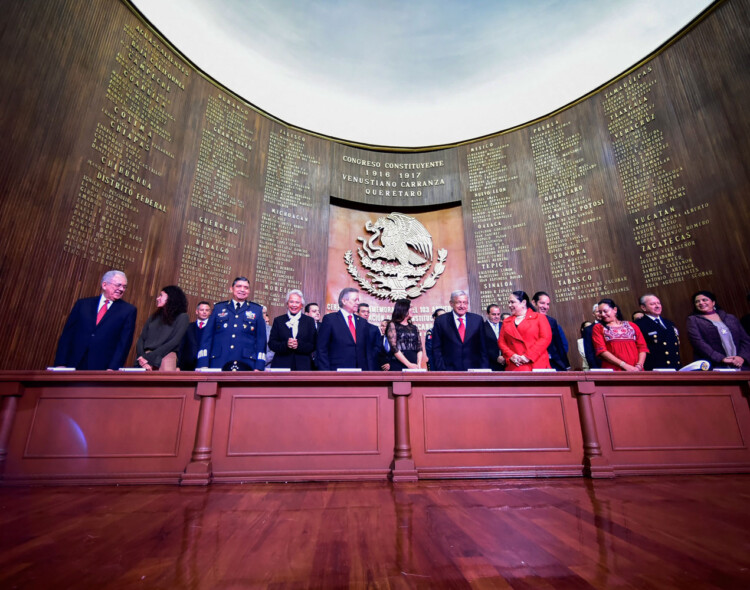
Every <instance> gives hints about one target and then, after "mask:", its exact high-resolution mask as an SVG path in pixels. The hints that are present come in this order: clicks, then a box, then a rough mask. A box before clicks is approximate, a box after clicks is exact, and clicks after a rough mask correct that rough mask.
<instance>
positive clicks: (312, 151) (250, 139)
mask: <svg viewBox="0 0 750 590" xmlns="http://www.w3.org/2000/svg"><path fill="white" fill-rule="evenodd" d="M4 6H5V7H4V13H5V16H4V23H3V26H2V29H0V60H1V61H0V64H1V66H2V67H0V113H2V116H1V117H0V133H1V134H2V135H1V136H2V158H1V159H0V191H1V192H0V194H2V203H1V204H0V223H1V224H2V231H1V232H0V264H1V265H2V267H1V268H2V270H1V273H2V274H1V276H2V281H1V283H0V301H2V304H3V309H4V311H5V315H6V321H4V322H2V324H0V347H2V350H4V351H5V354H3V355H2V358H1V360H0V368H17V369H29V368H39V367H44V366H46V365H47V364H49V363H50V362H51V361H52V358H53V355H54V350H55V345H56V341H57V337H58V335H59V333H60V331H61V329H62V325H63V323H64V321H65V318H66V316H67V313H68V311H69V310H70V308H71V306H72V304H73V302H74V301H75V300H76V299H77V298H78V297H81V296H86V295H91V294H95V293H96V292H97V291H98V281H99V277H100V275H101V274H102V272H103V271H105V270H107V269H108V268H111V267H117V268H122V269H124V270H125V271H126V272H127V274H128V277H129V283H130V286H129V290H128V293H127V295H126V298H127V299H128V300H129V301H131V302H132V303H134V304H135V305H136V306H137V307H138V308H139V318H138V325H137V328H136V331H137V333H138V332H139V331H140V327H141V326H142V325H143V323H144V322H145V319H146V317H147V316H148V314H149V313H151V312H152V311H153V308H154V303H153V297H154V296H155V295H156V294H158V292H159V290H160V289H161V288H162V287H163V286H164V285H168V284H173V283H177V284H179V285H181V286H182V287H183V288H184V289H185V291H186V292H187V293H188V294H189V295H190V302H191V304H195V303H197V302H198V301H199V300H200V299H204V298H205V299H209V300H220V299H223V298H225V297H226V296H227V287H228V284H229V283H230V281H231V279H232V278H233V277H234V276H236V275H240V274H242V275H247V276H248V277H249V278H250V281H251V284H252V287H253V299H254V300H256V301H258V302H260V303H265V304H268V305H269V307H270V311H271V315H272V316H273V315H274V314H276V313H278V312H280V311H281V310H282V307H283V295H284V293H285V292H286V291H287V290H288V289H291V288H301V289H303V291H304V292H305V294H306V296H307V299H308V301H318V302H319V303H321V304H335V293H336V291H337V290H338V288H339V287H340V286H343V285H348V284H350V285H354V284H355V283H354V281H353V279H352V277H351V273H350V272H349V270H348V269H347V264H346V263H345V261H344V255H345V253H346V252H347V251H349V250H350V251H351V252H352V257H353V264H354V267H355V269H356V270H355V273H358V275H359V276H361V277H366V274H367V272H368V271H367V270H366V269H363V268H362V266H361V263H360V258H359V256H358V253H357V250H358V247H361V244H360V243H358V242H357V241H356V239H352V238H357V237H363V238H365V239H367V238H368V236H370V235H372V234H370V233H368V232H367V231H366V229H365V227H364V226H363V225H360V226H358V227H351V226H348V227H342V223H348V222H346V221H344V222H342V221H341V220H342V219H344V220H347V219H355V218H356V219H358V221H357V223H360V224H361V223H362V219H365V218H366V219H368V220H370V221H372V222H375V221H376V220H377V219H378V218H379V217H383V216H385V215H387V214H388V213H391V212H394V211H397V212H401V213H405V214H407V215H409V216H411V217H414V218H416V219H419V220H421V221H422V222H423V224H424V225H425V227H426V229H427V230H428V231H429V232H430V234H431V235H432V237H433V247H434V251H433V263H432V266H431V267H430V269H429V270H428V271H426V273H427V274H425V275H424V276H423V277H422V279H421V280H422V281H424V280H425V278H424V277H428V276H431V274H430V273H432V274H435V271H436V269H437V268H438V261H437V252H438V250H441V249H445V250H446V251H447V257H446V259H445V270H444V271H443V272H442V273H437V276H435V277H434V278H435V285H434V286H433V287H432V288H431V289H423V288H421V287H420V289H421V291H422V294H421V295H420V297H419V298H417V299H416V305H417V306H419V313H420V317H419V318H418V323H420V324H421V325H422V326H423V327H425V326H428V325H429V323H430V322H429V321H428V316H429V313H431V311H432V310H433V309H434V307H436V306H438V305H444V304H447V298H448V294H449V293H450V292H451V291H452V290H455V289H458V288H465V289H468V290H469V292H470V294H471V298H472V307H473V310H474V311H477V312H480V311H481V308H483V307H484V306H486V305H487V304H488V303H490V302H495V301H499V302H501V303H503V302H504V301H505V300H506V299H507V294H508V292H509V291H511V290H513V289H517V288H522V289H524V290H526V291H528V292H529V293H533V292H534V291H536V290H547V291H549V292H550V293H551V294H552V296H553V302H554V306H553V310H552V314H553V315H555V316H556V317H557V318H558V319H559V320H560V322H561V324H562V325H563V326H564V327H565V329H566V332H567V334H568V338H569V339H570V340H574V339H575V338H576V336H577V334H576V333H577V330H578V326H579V325H580V323H581V321H583V320H584V319H589V316H590V315H591V312H590V310H591V305H592V304H593V303H594V302H595V301H596V300H597V299H598V298H600V297H601V296H611V297H613V298H614V299H615V300H616V301H618V302H620V303H621V307H623V310H624V311H625V312H627V313H629V312H630V311H632V310H634V309H635V308H636V307H637V297H638V296H639V295H640V294H642V293H643V292H645V291H654V292H656V293H658V294H659V295H660V296H661V298H662V300H663V302H664V303H665V315H666V316H667V317H671V318H674V319H675V320H676V321H677V323H678V325H679V326H683V327H684V318H685V316H686V315H687V314H688V313H689V311H690V302H689V296H690V294H691V293H692V292H693V291H695V290H697V289H699V288H709V289H712V290H714V291H715V292H717V293H718V294H719V298H720V303H721V304H722V305H723V306H724V308H725V309H727V310H729V311H731V312H733V313H735V314H737V315H742V314H744V313H746V312H747V311H748V309H747V308H748V305H747V303H746V301H745V296H746V294H747V292H748V291H750V279H748V277H749V276H750V261H749V260H748V240H747V228H748V226H749V225H750V213H749V209H748V206H747V198H748V194H749V192H750V191H748V188H749V187H750V179H749V178H748V175H749V171H748V170H749V169H748V166H747V154H748V153H750V144H749V140H748V137H750V117H748V115H747V109H746V108H745V106H744V105H745V104H746V100H747V96H750V77H749V75H748V67H747V66H748V58H749V56H750V52H749V51H748V49H749V46H750V43H749V40H750V35H749V34H748V30H750V28H749V27H748V21H750V18H749V14H748V3H747V2H744V1H742V0H727V1H726V2H719V3H717V4H716V5H715V6H714V7H713V8H712V10H710V11H708V12H707V14H705V15H704V17H703V18H701V19H699V21H698V22H696V23H695V25H694V27H693V28H691V29H690V30H689V31H687V32H686V33H685V34H684V35H683V36H682V37H680V38H679V39H678V40H677V41H676V42H675V43H673V44H672V45H670V46H669V47H667V48H666V49H665V50H664V51H662V52H660V53H659V54H658V55H656V56H655V57H653V58H652V59H649V60H646V61H645V62H644V63H642V64H639V65H638V67H636V68H634V69H633V70H632V72H629V73H628V74H627V75H625V76H623V77H622V78H620V79H618V80H616V81H614V82H613V83H611V84H609V85H607V86H606V87H604V88H602V89H600V90H599V91H598V92H596V93H594V94H593V95H591V96H590V97H587V98H586V99H584V100H582V101H580V102H579V103H578V104H576V105H574V106H571V107H570V108H567V109H565V110H562V111H561V112H559V113H557V114H556V115H554V116H551V117H548V118H546V119H544V120H540V121H537V122H535V123H533V124H530V125H528V126H526V127H524V128H521V129H517V130H513V131H510V132H507V133H502V134H499V135H497V136H494V137H491V138H486V139H483V140H481V141H475V142H468V143H466V144H465V145H460V146H450V147H446V148H444V149H437V150H414V151H410V152H404V151H398V150H392V151H388V150H382V149H380V148H378V149H365V148H363V147H355V146H352V145H347V144H346V143H344V142H338V141H335V140H332V139H327V138H322V137H319V136H315V135H312V134H309V133H306V132H303V131H299V130H295V129H292V128H289V127H288V126H285V125H283V124H281V123H279V122H276V121H274V120H272V119H271V118H269V117H267V116H265V115H263V114H261V113H259V112H257V111H256V110H254V109H253V108H252V107H250V106H249V105H248V104H247V103H245V102H243V101H242V100H240V99H238V98H236V97H233V96H232V95H231V94H230V93H229V92H227V91H225V90H223V89H221V88H220V87H218V86H217V85H215V84H213V83H212V82H211V81H210V80H208V79H207V78H205V77H204V76H203V75H202V74H201V73H200V72H198V71H196V69H195V68H194V67H192V66H191V65H190V64H189V63H188V62H187V61H186V60H185V59H183V58H182V57H181V56H180V55H179V54H178V53H177V52H176V51H175V50H173V49H171V48H170V47H169V46H168V45H167V44H166V43H165V42H164V41H163V40H162V39H160V38H159V37H158V35H157V33H156V32H155V31H153V30H152V29H150V28H149V26H148V25H147V24H146V23H145V22H144V21H143V20H142V19H141V18H139V16H138V15H137V14H136V13H135V12H134V11H132V10H131V9H130V8H129V6H128V5H127V4H125V3H122V2H120V1H118V0H108V1H104V2H96V3H80V2H73V1H65V0H55V1H50V2H35V3H29V2H24V1H22V0H12V1H10V2H6V3H5V4H4ZM248 98H250V99H252V97H248ZM457 116H460V114H457ZM347 210H349V211H350V212H351V211H353V212H354V213H356V214H351V213H346V211H347ZM342 211H343V212H344V213H342ZM373 262H377V261H373ZM421 284H423V283H420V285H421ZM363 299H365V300H367V301H369V302H370V303H371V304H372V305H373V306H375V307H374V312H375V313H374V314H373V317H372V318H371V319H374V320H378V319H380V317H383V316H385V315H387V314H388V308H389V306H390V305H392V303H390V302H387V301H386V302H383V301H381V300H379V299H377V298H375V297H372V296H369V295H368V296H366V297H363ZM683 345H684V343H683ZM683 347H684V346H683ZM684 348H685V351H686V352H687V348H686V347H684ZM574 364H575V363H574Z"/></svg>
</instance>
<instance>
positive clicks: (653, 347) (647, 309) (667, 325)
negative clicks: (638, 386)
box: [635, 293, 682, 371]
mask: <svg viewBox="0 0 750 590" xmlns="http://www.w3.org/2000/svg"><path fill="white" fill-rule="evenodd" d="M639 303H640V305H641V309H642V310H643V313H644V314H645V315H644V316H643V317H642V318H641V319H639V320H636V322H635V324H636V325H637V326H638V328H640V330H641V332H643V337H644V338H645V339H646V344H647V345H648V354H647V355H646V362H645V364H644V366H643V368H644V369H645V370H646V371H653V370H654V369H676V370H679V369H680V367H681V366H682V365H681V363H680V334H679V332H678V331H677V328H676V327H675V325H674V323H673V322H671V321H669V320H668V319H666V318H663V317H661V311H662V307H661V301H659V298H658V297H657V296H656V295H654V294H653V293H646V295H644V296H643V297H641V298H640V300H639Z"/></svg>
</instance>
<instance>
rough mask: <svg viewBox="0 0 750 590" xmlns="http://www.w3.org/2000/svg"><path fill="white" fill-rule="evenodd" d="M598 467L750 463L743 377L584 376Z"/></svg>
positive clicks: (701, 469)
mask: <svg viewBox="0 0 750 590" xmlns="http://www.w3.org/2000/svg"><path fill="white" fill-rule="evenodd" d="M589 379H590V382H589V383H590V384H591V385H593V386H594V388H593V390H592V391H593V395H591V400H592V402H593V409H594V418H593V421H594V422H595V427H596V430H597V433H598V439H599V443H600V444H601V449H602V455H603V462H604V463H605V464H606V465H607V467H605V468H603V471H604V473H610V474H644V473H670V472H671V473H710V472H712V471H714V470H716V471H718V472H747V471H750V463H749V460H750V446H748V441H750V413H749V412H748V383H747V381H744V380H739V381H737V382H734V383H731V382H725V381H722V380H717V379H716V378H715V377H714V376H712V375H710V374H708V375H697V376H695V375H694V376H687V377H686V376H684V375H683V374H678V375H675V376H672V377H671V379H669V380H668V381H666V382H665V381H661V380H659V379H658V378H657V377H655V376H649V375H643V376H641V377H640V378H636V379H632V378H624V379H623V378H620V379H617V378H615V377H612V376H605V375H596V376H589Z"/></svg>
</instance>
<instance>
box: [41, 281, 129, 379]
mask: <svg viewBox="0 0 750 590" xmlns="http://www.w3.org/2000/svg"><path fill="white" fill-rule="evenodd" d="M127 288H128V279H127V277H126V276H125V273H124V272H122V271H121V270H110V271H108V272H106V273H104V276H103V277H102V281H101V294H100V295H97V296H96V297H87V298H85V299H79V300H78V301H76V303H75V305H74V306H73V310H72V311H71V312H70V315H69V316H68V321H66V322H65V327H64V328H63V331H62V334H61V335H60V340H59V341H58V343H57V354H56V355H55V366H58V367H75V368H76V369H81V370H89V371H104V370H109V371H116V370H117V369H119V368H120V367H123V366H124V365H125V360H126V359H127V357H128V352H129V351H130V345H131V344H133V332H135V316H136V309H135V306H133V305H130V303H126V302H125V301H123V300H122V296H123V295H124V294H125V289H127Z"/></svg>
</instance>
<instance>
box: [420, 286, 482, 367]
mask: <svg viewBox="0 0 750 590" xmlns="http://www.w3.org/2000/svg"><path fill="white" fill-rule="evenodd" d="M450 305H451V308H452V309H453V312H452V313H444V314H443V315H441V316H440V317H438V318H437V319H436V320H435V327H434V328H433V329H432V357H433V358H432V359H431V361H430V369H431V370H434V371H468V370H469V369H488V368H489V363H488V361H487V348H486V345H485V341H484V330H483V324H484V321H483V320H482V316H480V315H477V314H475V313H469V311H468V310H469V296H468V295H467V294H466V291H454V292H453V293H451V300H450Z"/></svg>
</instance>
